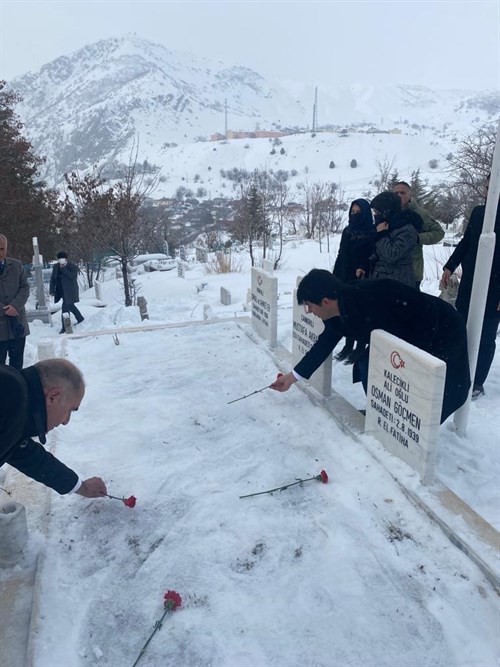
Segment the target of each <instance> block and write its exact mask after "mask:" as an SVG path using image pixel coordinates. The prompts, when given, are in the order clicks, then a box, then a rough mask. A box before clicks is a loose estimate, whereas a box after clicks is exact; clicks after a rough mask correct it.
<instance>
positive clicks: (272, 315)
mask: <svg viewBox="0 0 500 667" xmlns="http://www.w3.org/2000/svg"><path fill="white" fill-rule="evenodd" d="M252 327H253V328H254V330H255V331H256V332H257V333H258V334H259V336H261V337H262V338H264V339H266V340H267V341H269V345H270V346H271V347H276V345H277V342H278V278H276V277H275V276H271V275H269V273H267V272H266V271H262V270H261V269H257V268H255V267H252Z"/></svg>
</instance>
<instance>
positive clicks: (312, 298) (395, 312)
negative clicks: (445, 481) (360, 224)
mask: <svg viewBox="0 0 500 667" xmlns="http://www.w3.org/2000/svg"><path fill="white" fill-rule="evenodd" d="M297 301H298V303H299V304H304V307H305V308H306V312H309V313H313V315H316V317H320V318H321V319H322V320H323V322H324V325H325V329H324V331H323V332H322V333H321V334H320V336H319V337H318V340H317V341H316V343H315V344H314V345H313V346H312V348H311V349H310V350H309V352H307V354H305V355H304V357H303V358H302V359H301V361H299V363H298V364H297V365H296V366H295V368H294V369H293V371H292V372H291V373H288V374H287V375H283V376H281V377H279V378H278V379H277V380H276V381H275V382H273V384H272V385H271V388H272V389H276V390H277V391H287V390H288V389H289V388H290V387H291V386H292V384H293V383H295V382H297V381H298V380H300V379H302V378H306V379H308V378H310V377H311V375H312V374H313V373H314V371H315V370H316V369H317V368H319V366H320V365H321V364H322V363H323V362H324V361H325V359H326V358H327V357H328V355H329V354H331V353H332V351H333V349H334V347H335V346H336V345H337V343H338V342H339V341H340V340H341V338H343V337H344V336H348V337H351V338H354V340H369V339H370V334H371V332H372V331H373V330H374V329H383V330H384V331H387V332H388V333H391V334H393V335H394V336H397V337H398V338H401V339H402V340H405V341H406V342H408V343H410V344H411V345H415V346H416V347H418V348H420V349H421V350H424V351H425V352H428V353H429V354H432V355H433V356H435V357H437V358H438V359H441V360H442V361H444V362H446V381H445V388H444V396H443V406H442V411H441V423H442V422H443V421H445V419H447V417H449V416H450V415H451V414H452V413H453V412H455V410H457V409H458V408H459V407H460V406H461V405H463V404H464V403H465V401H466V399H467V395H468V392H469V387H470V375H469V361H468V357H467V333H466V329H465V324H464V322H463V320H462V318H461V317H460V315H459V314H458V313H457V312H456V310H455V309H454V308H453V307H452V306H450V305H449V304H448V303H445V302H444V301H442V300H441V299H438V298H436V297H434V296H431V295H429V294H425V293H424V292H419V291H418V290H416V289H414V288H413V287H409V286H408V285H403V284H402V283H401V282H399V281H396V280H385V279H381V280H362V281H359V282H358V283H351V284H349V285H344V284H343V283H341V282H340V281H339V280H338V279H337V278H335V276H333V275H332V274H331V273H330V272H329V271H325V270H323V269H313V270H312V271H310V272H309V273H308V274H307V275H306V276H304V278H302V280H301V281H300V283H299V286H298V288H297ZM368 354H369V348H368V349H367V350H366V351H365V353H364V355H363V356H362V357H361V358H360V359H359V360H358V361H357V362H356V363H355V364H354V368H353V381H354V382H359V381H361V382H362V383H363V387H364V389H365V392H366V387H367V380H368V358H369V357H368Z"/></svg>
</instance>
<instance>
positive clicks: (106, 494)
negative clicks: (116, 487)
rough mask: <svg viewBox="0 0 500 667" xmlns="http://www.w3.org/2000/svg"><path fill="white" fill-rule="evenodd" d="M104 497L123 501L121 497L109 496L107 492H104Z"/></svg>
mask: <svg viewBox="0 0 500 667" xmlns="http://www.w3.org/2000/svg"><path fill="white" fill-rule="evenodd" d="M104 495H105V496H106V498H113V500H121V501H122V502H123V498H118V496H110V495H109V493H105V494H104Z"/></svg>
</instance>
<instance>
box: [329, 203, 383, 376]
mask: <svg viewBox="0 0 500 667" xmlns="http://www.w3.org/2000/svg"><path fill="white" fill-rule="evenodd" d="M375 234H376V232H375V225H374V224H373V217H372V210H371V208H370V203H369V202H368V201H367V200H366V199H355V200H354V201H353V202H352V203H351V207H350V209H349V224H348V225H347V227H346V228H345V229H344V230H343V232H342V237H341V239H340V246H339V252H338V254H337V259H336V260H335V265H334V267H333V275H334V276H336V277H337V278H338V279H339V280H341V281H342V282H343V283H348V282H351V281H355V280H359V279H361V278H365V277H366V276H368V274H369V272H370V257H371V256H372V254H373V251H374V248H375ZM367 344H368V341H358V342H357V344H356V349H353V348H354V339H353V338H346V340H345V344H344V347H343V348H342V350H340V352H339V353H338V354H336V355H335V359H337V361H344V360H345V361H344V363H346V364H353V363H354V362H355V361H356V360H357V359H359V357H360V356H361V355H362V354H363V351H364V350H365V348H366V346H367Z"/></svg>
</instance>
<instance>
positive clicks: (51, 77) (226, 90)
mask: <svg viewBox="0 0 500 667" xmlns="http://www.w3.org/2000/svg"><path fill="white" fill-rule="evenodd" d="M10 86H11V87H12V88H13V89H15V90H16V91H17V92H19V93H20V95H21V96H22V98H23V102H22V103H21V104H20V105H19V107H18V108H17V112H18V113H19V115H20V117H21V120H22V121H23V122H24V124H25V131H26V134H27V136H28V137H29V138H30V140H31V141H32V143H33V145H34V147H35V150H36V151H37V153H39V154H41V155H45V156H46V157H47V163H46V165H45V167H46V172H45V173H44V174H42V176H43V177H44V178H45V179H46V180H47V181H48V182H49V183H51V184H57V183H59V182H60V181H61V177H62V174H63V173H64V172H65V171H68V170H71V169H75V168H76V169H79V170H80V171H85V170H86V169H88V168H90V167H91V166H92V165H96V164H97V165H100V166H102V165H104V164H106V163H110V162H113V161H117V160H118V161H122V162H128V159H129V155H130V152H131V150H132V149H133V147H134V146H137V145H138V146H139V154H138V157H139V160H141V161H143V160H146V159H147V160H148V162H150V163H151V162H153V163H154V164H156V165H158V166H161V167H164V166H168V165H171V164H172V151H171V149H172V144H189V143H192V142H193V141H200V140H201V139H204V140H206V139H209V138H210V136H211V135H212V134H213V133H215V132H224V130H225V123H226V105H227V127H228V128H230V129H233V130H240V129H241V130H246V131H253V130H255V129H256V128H259V127H260V128H261V129H266V130H272V129H275V130H276V129H278V128H296V129H299V128H302V129H305V128H308V127H309V126H310V125H311V123H312V117H313V113H312V110H313V102H314V93H315V90H314V89H315V86H314V83H299V82H296V81H269V80H266V79H264V78H263V77H262V76H261V75H260V74H258V73H257V72H255V71H253V70H251V69H249V68H247V67H243V66H241V65H233V66H226V65H225V64H223V63H220V62H218V63H216V62H212V61H209V60H206V59H203V58H199V57H195V56H193V55H190V54H186V53H181V52H179V51H173V50H170V49H168V48H166V47H165V46H162V45H160V44H155V43H152V42H150V41H147V40H145V39H142V38H140V37H138V36H136V35H127V36H125V37H123V38H119V39H117V38H113V39H107V40H102V41H99V42H97V43H95V44H91V45H88V46H86V47H84V48H82V49H80V50H78V51H76V52H74V53H72V54H69V55H67V56H61V57H60V58H58V59H56V60H54V61H53V62H51V63H48V64H46V65H44V66H43V67H42V68H41V70H40V71H39V72H36V73H27V74H26V75H24V76H22V77H19V78H16V79H14V80H13V81H11V82H10ZM499 107H500V98H499V96H498V94H495V93H492V92H491V91H490V92H488V91H486V92H483V93H478V92H477V91H476V92H473V91H441V92H437V91H434V90H431V89H428V88H425V87H417V86H404V85H401V86H383V87H380V86H373V85H367V84H352V85H350V86H335V82H334V80H333V81H332V85H331V86H330V87H329V88H323V87H319V88H318V107H317V125H318V127H326V126H329V127H331V128H337V129H339V128H340V127H342V126H344V125H349V126H353V125H355V124H358V125H360V124H364V125H365V126H366V127H368V126H369V125H375V126H377V127H378V128H381V129H383V130H386V131H387V130H390V129H392V128H394V127H397V126H399V127H402V128H404V129H408V128H411V127H412V126H414V127H413V129H415V128H417V129H419V130H420V131H421V128H422V127H423V126H425V127H426V128H429V131H434V132H436V133H438V134H440V135H442V136H447V137H448V138H449V139H450V140H451V138H452V135H453V132H455V131H456V130H457V129H461V128H466V127H469V129H470V128H471V126H472V124H473V123H476V124H477V123H479V122H482V121H485V120H488V119H491V118H492V117H494V115H495V114H497V113H498V109H499ZM414 134H415V132H414ZM244 143H245V142H238V144H241V150H243V144H244ZM266 147H267V145H266ZM174 148H175V146H174ZM205 150H206V151H208V150H210V151H211V150H212V148H210V149H209V148H208V146H206V147H205ZM240 152H241V151H240ZM267 152H268V151H267V150H266V151H265V155H267ZM241 159H242V160H243V161H244V160H245V159H246V158H241V156H240V160H241ZM232 166H234V165H231V164H226V167H228V168H230V167H232ZM238 166H239V165H238ZM195 169H197V167H196V165H195ZM180 184H181V183H180V182H179V183H177V185H180Z"/></svg>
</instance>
